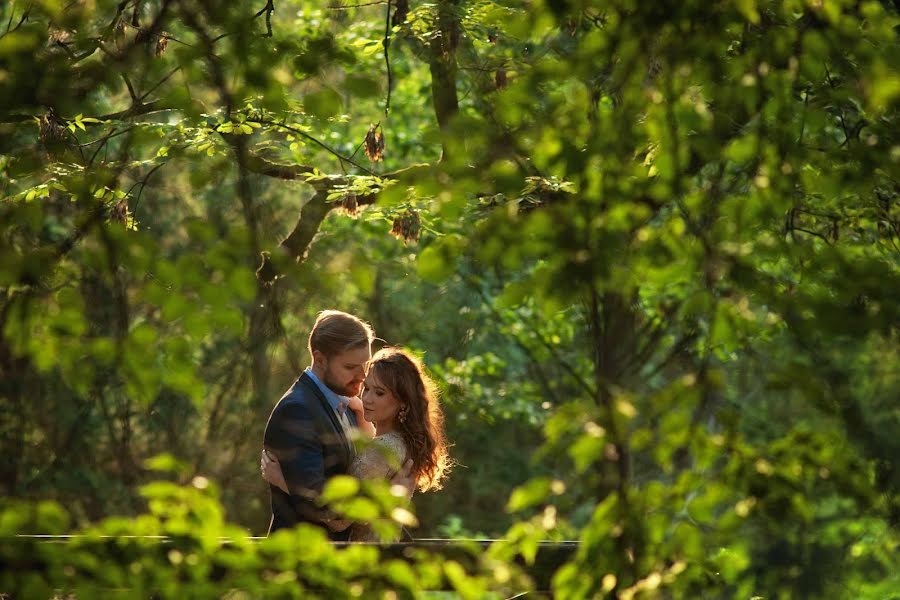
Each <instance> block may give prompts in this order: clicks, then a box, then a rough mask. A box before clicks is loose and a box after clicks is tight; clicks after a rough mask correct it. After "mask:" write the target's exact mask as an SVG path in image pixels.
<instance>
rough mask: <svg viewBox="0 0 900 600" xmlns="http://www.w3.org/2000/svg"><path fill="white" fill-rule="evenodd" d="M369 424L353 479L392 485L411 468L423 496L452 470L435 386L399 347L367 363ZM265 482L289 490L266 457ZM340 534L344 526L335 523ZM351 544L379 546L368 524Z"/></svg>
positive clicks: (358, 528) (355, 528)
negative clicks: (369, 438) (370, 434)
mask: <svg viewBox="0 0 900 600" xmlns="http://www.w3.org/2000/svg"><path fill="white" fill-rule="evenodd" d="M362 405H363V410H364V415H365V419H366V421H368V422H370V423H372V424H373V425H374V426H375V438H374V439H373V440H372V442H371V443H369V444H368V445H367V446H366V447H365V448H364V449H363V450H362V452H360V453H359V454H357V455H356V458H355V459H354V460H353V463H352V464H351V465H350V473H349V474H350V475H352V476H354V477H356V478H358V479H384V480H385V481H387V480H390V479H391V477H393V476H394V475H395V474H396V473H397V471H398V470H399V469H400V465H403V464H411V468H410V479H412V481H413V482H415V486H416V487H417V488H418V489H419V490H421V491H423V492H425V491H428V490H437V489H440V487H441V482H442V481H443V479H444V477H445V476H446V474H447V472H448V471H449V468H450V464H451V463H450V457H449V455H448V453H447V441H446V438H445V437H444V415H443V412H442V411H441V407H440V405H439V404H438V397H437V386H436V385H435V384H434V382H433V381H432V380H431V378H430V377H429V376H428V375H427V374H426V373H425V369H424V367H423V366H422V363H421V361H419V359H417V358H416V357H414V356H412V355H410V354H409V353H407V352H405V351H403V350H401V349H399V348H391V347H388V348H383V349H381V350H379V351H378V352H377V353H376V354H375V356H373V357H372V360H370V361H369V365H368V370H367V373H366V380H365V383H364V385H363V392H362ZM263 467H264V468H263V478H264V479H266V481H268V482H269V483H271V484H272V485H274V486H277V487H279V488H281V489H282V490H284V491H287V484H286V483H285V480H284V475H283V473H282V471H281V465H280V464H279V463H278V460H277V459H276V458H274V457H273V456H271V455H269V454H268V453H266V452H265V451H264V452H263ZM329 527H331V528H332V529H334V530H341V529H344V528H346V527H347V522H346V521H332V522H331V523H329ZM350 540H351V541H357V542H358V541H378V540H377V536H375V534H374V533H373V531H372V528H371V527H370V526H369V525H368V524H366V523H354V524H353V525H352V529H351V533H350Z"/></svg>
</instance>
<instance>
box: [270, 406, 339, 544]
mask: <svg viewBox="0 0 900 600" xmlns="http://www.w3.org/2000/svg"><path fill="white" fill-rule="evenodd" d="M269 427H270V431H269V435H268V436H267V439H266V449H267V450H269V451H270V452H271V453H272V454H274V455H275V457H276V458H277V459H278V462H279V463H280V464H281V469H282V472H283V473H284V480H285V483H287V487H288V490H289V496H290V501H291V504H292V505H293V507H294V509H295V510H296V511H297V514H298V515H299V516H300V517H301V518H303V519H305V520H308V521H314V522H317V523H321V524H322V525H325V526H327V525H328V522H329V521H332V520H333V519H334V518H335V515H334V513H332V512H331V511H329V510H327V509H325V508H322V507H320V506H319V505H318V499H319V496H320V495H321V493H322V488H323V487H324V486H325V454H324V453H325V447H324V444H323V443H322V440H321V439H319V432H318V431H317V429H316V421H315V418H314V417H313V415H312V414H310V410H309V408H308V407H306V406H304V405H302V404H299V403H292V404H290V405H288V406H285V407H283V410H282V412H280V414H278V415H277V418H275V419H273V422H270V424H269Z"/></svg>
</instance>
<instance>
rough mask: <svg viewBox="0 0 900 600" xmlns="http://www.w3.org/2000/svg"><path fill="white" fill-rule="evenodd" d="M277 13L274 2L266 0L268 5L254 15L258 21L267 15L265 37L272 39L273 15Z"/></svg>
mask: <svg viewBox="0 0 900 600" xmlns="http://www.w3.org/2000/svg"><path fill="white" fill-rule="evenodd" d="M273 12H275V2H274V0H266V5H265V6H264V7H263V8H262V10H261V11H259V12H258V13H256V14H255V15H253V18H254V19H256V18H258V17H259V16H260V15H262V14H263V13H265V15H266V35H265V37H272V13H273Z"/></svg>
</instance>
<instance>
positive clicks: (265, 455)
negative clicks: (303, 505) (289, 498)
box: [259, 448, 290, 494]
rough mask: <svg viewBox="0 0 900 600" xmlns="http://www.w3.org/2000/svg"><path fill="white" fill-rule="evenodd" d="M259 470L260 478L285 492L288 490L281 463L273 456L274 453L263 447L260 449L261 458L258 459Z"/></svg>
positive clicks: (287, 492)
mask: <svg viewBox="0 0 900 600" xmlns="http://www.w3.org/2000/svg"><path fill="white" fill-rule="evenodd" d="M259 470H260V471H261V472H262V478H263V479H265V480H266V481H268V482H269V483H271V484H272V485H274V486H275V487H277V488H278V489H280V490H281V491H282V492H284V493H285V494H290V492H289V491H288V486H287V482H286V481H285V480H284V473H283V472H282V471H281V463H279V462H278V459H277V458H275V455H274V454H270V453H269V451H268V450H266V449H265V448H264V449H263V451H262V458H261V459H260V461H259Z"/></svg>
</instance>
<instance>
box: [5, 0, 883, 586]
mask: <svg viewBox="0 0 900 600" xmlns="http://www.w3.org/2000/svg"><path fill="white" fill-rule="evenodd" d="M2 10H3V12H2V13H0V16H2V17H3V19H2V21H3V22H8V25H7V27H6V33H5V34H4V35H3V37H2V38H0V73H2V74H4V76H0V97H3V98H5V99H6V100H5V101H4V102H5V103H4V105H3V106H2V109H0V123H2V124H0V128H2V133H3V141H2V142H0V154H2V155H3V158H2V159H0V169H2V172H3V174H4V176H5V179H6V181H7V182H6V183H5V184H4V189H3V194H4V196H5V200H4V203H3V206H2V209H3V213H4V214H3V220H2V222H3V224H4V225H3V230H2V236H3V239H4V245H3V250H2V251H3V253H4V257H3V258H4V260H3V261H2V264H3V265H4V266H3V269H2V270H0V286H3V287H4V288H5V290H6V292H7V293H6V297H5V299H4V300H3V304H2V309H0V310H2V313H0V314H2V315H3V321H4V329H3V332H4V335H3V342H2V346H0V364H2V369H3V377H2V380H3V381H4V384H3V385H4V388H5V389H4V393H3V398H4V403H5V404H7V405H8V407H9V411H7V412H8V413H9V414H12V415H14V416H13V419H11V420H10V421H9V422H8V424H5V425H4V433H3V438H2V439H3V445H4V447H5V448H8V449H11V450H13V451H15V452H14V455H15V456H16V460H15V461H13V462H12V463H11V465H10V466H7V467H4V469H6V471H5V472H4V473H3V475H2V478H0V481H2V482H3V485H4V490H5V492H6V493H8V494H11V495H36V494H40V495H49V496H54V497H59V498H67V497H69V495H68V494H67V493H65V491H64V485H62V484H63V483H65V485H69V486H70V487H71V489H73V490H84V488H85V487H86V486H89V487H91V488H93V489H94V490H95V491H94V492H93V493H92V494H88V495H86V497H87V498H92V499H95V500H94V502H93V504H91V503H90V502H85V503H83V504H76V506H77V507H78V510H79V511H83V514H84V515H85V516H87V517H90V518H98V517H100V516H101V515H102V514H105V513H106V512H107V511H108V509H109V506H108V505H104V504H103V503H101V502H100V501H99V498H102V497H104V496H105V495H107V494H108V493H109V490H110V488H111V487H113V486H115V487H118V490H119V491H118V492H117V493H116V494H115V497H116V498H117V502H119V503H120V504H119V506H121V507H122V509H124V510H126V511H128V510H130V511H134V510H137V509H138V507H139V502H140V501H139V500H138V499H136V497H135V496H134V494H133V493H132V492H131V490H132V489H133V486H132V484H133V483H135V482H136V481H138V480H140V479H142V478H143V477H144V476H145V475H146V474H145V473H142V472H141V467H140V464H141V458H143V457H144V456H145V455H146V454H148V453H150V450H151V449H152V448H154V447H155V446H157V445H158V441H159V440H160V439H166V440H167V444H168V446H169V447H170V449H172V450H173V452H174V453H175V454H177V455H178V456H181V457H185V458H187V459H189V460H191V461H192V463H194V464H195V465H196V466H197V468H199V469H200V470H202V471H205V472H212V473H214V474H215V475H216V476H217V477H218V478H229V479H230V480H232V481H238V480H235V479H233V478H234V477H235V476H236V475H237V474H241V475H242V477H244V479H243V480H240V481H247V484H246V485H247V486H249V485H251V484H250V482H251V481H253V480H252V479H250V477H255V473H251V472H249V470H248V469H246V468H244V467H242V465H241V460H243V457H245V456H247V455H252V454H253V449H254V448H255V443H256V442H255V441H254V439H253V438H252V436H247V435H246V433H245V432H246V422H247V420H252V422H255V423H260V422H262V420H263V419H264V417H265V414H266V412H267V410H268V408H269V406H270V404H271V401H272V399H273V394H275V393H277V392H278V391H279V389H280V386H279V385H278V384H279V383H280V382H281V380H285V379H286V378H287V377H286V376H285V377H281V376H280V373H281V371H282V370H284V371H286V370H291V371H294V372H295V371H296V369H297V368H299V366H300V356H301V354H302V343H297V342H295V340H296V339H297V336H298V334H299V333H298V332H300V331H302V330H303V326H302V325H303V323H302V322H303V320H304V318H305V319H307V320H308V318H309V317H310V313H311V312H313V311H314V307H313V304H315V302H314V301H315V300H318V299H327V300H326V301H328V302H329V303H334V302H335V301H340V302H342V303H347V304H349V305H359V306H365V307H370V308H372V309H373V312H374V313H375V314H377V315H379V317H378V318H379V319H384V315H387V314H389V313H393V315H398V314H401V313H400V312H399V310H400V308H399V307H402V308H403V310H404V311H409V312H413V313H415V312H416V311H419V312H423V311H426V310H428V309H429V308H431V307H433V306H440V307H441V310H440V311H439V312H438V311H434V312H429V313H428V314H429V315H430V316H431V317H432V319H433V320H434V321H435V322H436V323H437V324H438V325H440V326H444V327H446V331H444V330H442V331H439V332H432V331H430V330H429V327H428V324H427V323H422V322H402V323H400V324H396V323H393V322H391V323H384V324H383V325H385V326H387V327H388V328H389V329H390V330H392V334H393V335H395V336H396V338H397V339H399V340H404V339H416V340H423V341H422V344H423V347H422V349H424V350H427V351H428V352H429V353H430V354H429V355H428V358H429V362H430V364H431V365H432V366H433V368H434V369H435V371H436V372H438V373H439V374H440V375H441V376H442V378H443V379H444V382H445V385H446V388H447V397H448V402H454V401H458V402H459V404H458V405H457V406H458V409H457V408H454V411H456V410H458V411H459V412H458V413H456V412H454V414H455V415H456V416H458V417H459V418H462V417H463V416H464V415H466V414H467V413H468V414H474V413H473V405H474V402H473V401H474V400H475V399H478V400H479V401H480V403H479V407H480V408H481V409H483V414H482V416H483V417H486V416H488V415H492V416H494V417H496V416H497V415H498V414H499V415H503V414H509V415H516V416H515V417H509V418H510V422H513V421H514V422H516V423H518V424H517V425H511V424H510V425H507V427H509V431H510V432H519V431H525V432H526V433H525V434H524V435H525V436H530V435H532V434H533V428H535V427H542V428H543V433H544V437H545V439H546V442H545V445H544V447H543V449H542V451H541V452H540V453H539V455H538V457H537V459H536V461H537V462H536V463H535V469H536V471H538V473H539V475H540V477H539V478H536V479H533V480H532V481H530V482H529V483H524V485H523V486H522V487H519V488H518V489H517V490H516V491H515V492H514V493H513V494H512V496H511V498H510V501H509V509H510V511H512V512H513V515H512V517H510V518H512V519H514V521H515V522H513V523H512V525H511V529H510V530H509V531H508V532H507V534H508V535H507V537H508V538H509V539H511V540H512V541H513V542H512V543H511V544H510V546H509V547H501V548H500V549H499V550H498V552H500V554H501V555H502V554H503V552H507V553H508V556H507V558H511V557H512V556H514V555H516V554H517V553H519V554H521V555H524V556H528V554H529V548H532V547H533V544H534V543H535V541H536V540H537V539H540V538H542V537H545V536H551V537H552V536H564V535H573V536H577V537H578V538H579V539H580V540H581V541H582V545H581V547H580V550H579V552H578V553H577V555H576V557H575V559H574V560H573V561H572V562H571V563H570V564H568V565H567V566H565V567H563V568H562V569H561V570H560V571H559V573H558V574H557V577H556V580H555V585H556V591H557V592H558V593H559V595H561V596H563V597H569V596H571V597H581V596H588V595H591V594H596V593H609V594H613V595H616V596H618V597H632V596H634V595H637V594H639V593H642V592H646V593H654V592H653V591H652V590H658V589H659V588H660V587H668V588H670V589H671V593H672V594H675V595H686V594H694V593H696V592H700V591H703V590H719V591H720V592H721V593H728V594H738V595H753V594H756V593H761V594H770V595H810V594H816V595H840V594H846V595H851V596H861V595H866V594H870V595H872V596H873V597H874V596H877V595H878V594H879V593H881V591H883V590H884V589H887V587H885V586H889V585H890V583H891V581H893V582H894V583H896V579H894V580H891V579H890V577H891V573H892V571H895V570H896V569H892V567H895V566H896V565H894V564H892V560H893V559H892V558H891V551H892V549H895V548H896V544H897V531H896V528H897V519H898V513H897V506H898V505H900V504H898V486H900V473H898V465H897V460H896V457H897V456H898V447H897V442H896V441H895V440H896V439H898V438H897V435H896V433H897V430H898V423H897V419H896V414H894V413H895V412H896V411H894V410H893V408H892V405H891V400H892V399H893V398H896V396H897V390H898V371H900V369H898V368H897V366H898V353H897V350H896V347H897V344H896V342H897V322H898V303H897V301H896V299H895V298H894V296H895V295H896V294H893V293H891V290H892V289H897V287H898V285H897V284H898V271H897V256H898V251H900V246H898V243H900V217H898V212H897V196H898V182H897V178H896V171H897V167H896V165H897V162H898V161H900V152H898V141H897V137H896V130H897V127H896V120H897V102H898V97H900V84H898V81H900V79H898V75H897V70H896V67H897V64H896V62H897V56H898V53H897V39H896V28H897V25H898V19H897V12H896V8H895V7H894V6H893V5H892V4H889V3H880V2H874V1H869V2H863V3H850V2H842V1H837V0H826V1H823V2H800V1H799V0H798V1H790V2H781V3H775V2H753V1H749V2H746V1H744V2H738V3H715V4H713V5H709V4H708V3H699V2H687V3H684V2H682V3H663V4H646V3H645V5H637V4H635V3H632V2H624V1H623V2H605V3H596V4H595V3H584V4H567V3H559V2H550V3H547V4H546V5H544V4H540V5H536V4H531V3H506V4H499V3H492V2H462V1H440V2H438V3H436V4H418V5H416V4H412V5H410V4H409V3H407V2H401V1H394V2H388V3H387V4H384V5H376V6H362V7H336V6H332V7H321V6H319V5H317V4H315V3H305V2H293V3H291V2H285V3H278V4H276V3H274V2H268V3H267V4H266V5H265V6H260V7H259V8H258V12H256V13H252V12H250V11H249V10H248V9H247V8H246V7H244V6H239V5H235V6H232V5H230V4H228V3H213V2H200V1H188V0H158V1H150V0H144V1H142V2H141V1H138V2H135V1H125V2H117V3H112V2H98V3H96V5H89V4H83V5H82V4H76V5H74V6H72V7H67V9H66V10H62V8H61V7H60V6H58V5H57V4H55V3H52V2H42V3H34V4H27V5H26V4H24V3H16V4H13V5H12V6H10V7H8V8H4V9H2ZM254 15H255V16H254ZM293 15H297V16H296V18H294V17H293ZM35 74H37V76H35ZM423 106H427V107H429V109H428V110H427V111H423V110H422V107H423ZM363 149H364V154H365V155H366V158H365V159H363V158H362V154H361V152H362V151H363ZM290 182H297V183H296V184H292V183H290ZM222 192H224V193H222ZM298 196H299V197H301V198H302V199H301V200H300V201H297V197H298ZM142 198H143V200H142ZM231 198H234V199H235V200H236V201H231V200H230V199H231ZM151 208H152V210H151ZM298 212H299V216H298ZM339 213H340V214H339ZM348 216H352V217H356V219H355V220H349V219H348ZM388 230H390V231H391V232H393V233H394V234H395V235H396V236H397V237H398V238H400V239H401V240H402V241H400V240H397V241H390V240H388V239H387V238H386V237H385V236H384V233H387V231H388ZM320 233H323V234H328V235H319V236H318V237H317V234H320ZM360 239H364V240H365V241H366V243H365V244H363V243H359V240H360ZM314 241H315V243H313V242H314ZM354 244H355V245H354ZM401 244H408V246H407V245H401ZM348 248H349V250H348ZM413 250H415V255H416V256H415V258H414V261H415V265H416V266H415V269H416V274H417V275H418V277H420V278H421V280H419V279H418V278H409V277H407V276H404V275H402V274H401V273H406V272H407V271H408V269H409V267H410V266H411V260H412V259H411V258H410V256H409V254H411V253H413ZM426 282H430V285H434V286H439V287H436V288H432V287H428V285H429V283H426ZM441 300H442V301H443V303H442V302H441ZM295 306H300V307H303V308H302V309H301V310H300V311H297V312H299V313H300V318H299V319H297V318H295V317H294V315H293V314H291V313H292V311H291V310H288V309H287V307H295ZM455 306H461V307H465V308H466V309H467V311H468V312H466V313H465V314H467V315H470V318H472V319H473V327H471V330H472V334H471V335H467V336H466V338H465V339H466V341H465V343H464V344H460V341H459V337H458V336H453V335H451V334H450V333H449V332H454V331H455V330H456V329H458V328H459V323H458V322H457V321H459V320H461V317H459V311H458V309H457V310H451V307H455ZM384 320H387V319H384ZM298 321H299V322H298ZM376 324H378V325H382V324H379V323H376ZM423 330H424V331H423ZM444 333H446V335H442V334H444ZM392 341H394V340H392ZM455 346H458V347H455ZM448 347H450V348H451V349H450V350H447V348H448ZM148 357H152V361H153V362H152V366H148V360H149V359H148ZM273 372H275V373H276V374H277V375H276V377H274V378H273V376H272V374H273ZM501 392H502V394H501ZM492 399H496V402H497V404H499V405H500V408H499V409H498V410H497V411H496V414H495V413H494V412H493V411H494V409H492V408H490V406H491V403H490V401H491V400H492ZM31 400H34V402H31ZM538 406H540V407H541V408H540V410H538V408H537V407H538ZM504 411H506V412H505V413H504ZM186 417H187V418H186ZM503 418H507V417H503ZM482 427H483V428H485V429H486V428H487V427H489V425H487V424H483V425H482ZM472 429H475V427H471V426H468V427H467V426H465V425H461V426H460V427H459V429H458V430H456V433H457V435H458V436H460V438H461V439H464V440H466V442H465V443H466V447H465V448H463V449H461V450H463V451H465V450H467V449H468V448H471V449H472V450H473V451H474V450H475V449H477V448H478V447H479V443H480V444H483V443H484V442H483V437H479V434H480V435H483V432H484V430H485V429H482V430H481V431H479V432H473V431H471V430H472ZM503 433H507V431H506V430H505V429H504V430H503ZM517 435H518V434H516V435H512V434H510V435H509V439H508V441H507V440H506V438H504V437H503V435H502V434H501V435H500V436H499V438H498V439H504V442H503V445H502V446H501V447H503V448H505V447H507V446H506V444H507V443H508V444H509V447H511V448H515V447H516V444H517V443H521V442H520V441H519V440H517V439H516V437H517ZM35 438H38V439H42V440H49V442H48V443H47V447H49V448H53V449H54V451H55V453H54V454H50V453H47V452H44V450H43V449H42V448H37V449H35V448H32V446H31V445H30V441H31V440H32V439H35ZM196 439H200V440H202V443H201V444H200V446H199V447H197V446H196V445H194V444H192V443H188V442H189V441H193V440H196ZM236 439H237V440H240V441H238V442H235V440H236ZM529 439H531V438H529ZM245 440H246V441H245ZM478 440H481V441H480V442H479V441H478ZM20 448H21V449H24V450H23V451H21V452H19V451H18V449H20ZM89 449H90V451H92V452H96V453H97V454H98V456H100V457H104V458H106V459H107V460H109V461H115V468H113V469H102V470H99V471H98V470H96V469H94V468H93V467H92V465H90V464H89V463H90V461H89V460H88V461H85V460H84V457H85V456H88V454H87V452H88V450H89ZM501 455H502V454H501ZM472 458H474V459H475V460H478V455H477V454H472V455H471V458H469V461H470V462H471V460H472ZM48 464H49V468H48ZM63 464H66V465H71V466H75V467H78V468H75V469H69V470H67V471H66V472H65V473H63V472H62V471H61V470H60V467H61V466H62V465H63ZM43 469H48V470H47V471H43ZM524 470H525V469H524V467H523V466H522V463H516V464H515V467H514V468H513V469H511V471H513V472H515V473H516V474H517V475H516V478H517V477H518V474H520V473H521V474H524ZM42 473H44V474H45V473H50V474H51V475H52V477H49V478H48V477H46V475H44V474H42ZM98 473H100V474H102V476H103V477H110V475H112V478H111V479H112V480H113V481H102V480H100V481H97V480H96V477H97V476H98ZM79 477H82V478H83V479H79ZM485 477H486V478H487V479H492V480H494V481H496V480H497V479H498V478H500V480H502V481H506V479H503V478H502V477H503V476H502V475H497V474H491V475H489V476H485ZM67 478H68V479H67ZM92 478H93V479H92ZM35 481H41V482H42V483H41V485H46V486H48V487H50V488H52V492H51V491H50V490H47V491H44V490H40V489H36V488H35V487H34V483H33V482H35ZM486 483H487V482H486ZM241 485H244V484H241ZM475 487H476V488H477V487H478V486H475ZM469 489H471V488H469ZM486 489H492V490H493V488H490V487H489V486H488V488H486ZM101 490H102V493H101ZM226 493H231V494H233V496H232V497H231V498H226V502H227V503H234V505H235V506H243V507H244V508H238V509H237V511H236V514H239V515H241V518H244V515H247V514H250V513H253V511H254V510H255V511H257V512H258V511H259V510H260V509H259V507H258V506H257V507H256V508H250V509H248V508H246V503H242V502H241V501H240V500H239V497H240V496H241V495H242V494H243V489H241V487H240V486H239V485H236V486H234V487H233V488H232V490H231V491H230V492H229V491H228V490H227V489H226ZM453 493H457V492H453ZM491 493H492V494H493V493H497V492H494V491H492V492H491ZM435 502H436V501H435ZM426 512H427V511H426ZM436 512H439V511H436ZM470 522H473V523H474V521H471V520H470ZM478 527H481V525H478ZM848 547H849V548H850V550H849V551H848V550H847V548H848ZM598 564H599V565H603V569H601V570H597V569H596V565H598ZM823 565H827V566H828V569H827V572H828V574H829V575H827V576H822V575H821V572H822V566H823ZM879 586H881V587H879ZM597 590H602V592H597Z"/></svg>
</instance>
